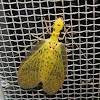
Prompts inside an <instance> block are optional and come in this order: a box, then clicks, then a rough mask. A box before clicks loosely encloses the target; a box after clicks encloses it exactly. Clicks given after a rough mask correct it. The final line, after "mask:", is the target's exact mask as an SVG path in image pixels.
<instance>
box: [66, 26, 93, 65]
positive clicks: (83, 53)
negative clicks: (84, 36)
mask: <svg viewBox="0 0 100 100" xmlns="http://www.w3.org/2000/svg"><path fill="white" fill-rule="evenodd" d="M64 28H65V27H64ZM66 31H68V29H66ZM67 34H68V35H69V36H70V38H71V39H72V40H73V38H72V37H71V35H70V34H69V33H67ZM73 42H74V43H75V45H76V47H77V48H78V49H79V50H80V52H81V53H82V54H83V56H84V58H85V59H87V57H86V55H85V54H84V53H83V52H82V50H81V49H80V48H79V46H78V45H77V44H76V42H75V41H74V40H73ZM87 60H88V59H87ZM88 62H89V63H90V64H92V63H91V61H89V60H88Z"/></svg>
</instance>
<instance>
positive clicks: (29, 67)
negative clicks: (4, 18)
mask: <svg viewBox="0 0 100 100" xmlns="http://www.w3.org/2000/svg"><path fill="white" fill-rule="evenodd" d="M63 27H64V21H63V20H62V19H61V17H59V18H58V19H56V20H55V23H54V24H53V33H52V36H51V37H50V39H49V40H41V41H40V42H39V43H38V45H36V46H35V47H34V48H32V49H31V50H30V52H29V54H28V56H29V57H28V56H26V58H25V62H24V63H23V64H21V65H20V67H19V70H18V83H19V85H20V86H21V87H22V88H24V89H31V88H35V87H36V86H37V85H38V84H39V83H40V82H42V84H43V90H44V91H45V92H46V93H47V94H49V95H53V94H55V93H56V92H57V91H58V90H59V89H60V88H61V86H62V84H63V82H64V79H65V76H66V74H67V56H66V55H67V54H66V48H65V45H64V44H63V43H60V42H58V39H59V35H60V31H61V30H62V29H63ZM67 31H68V30H67Z"/></svg>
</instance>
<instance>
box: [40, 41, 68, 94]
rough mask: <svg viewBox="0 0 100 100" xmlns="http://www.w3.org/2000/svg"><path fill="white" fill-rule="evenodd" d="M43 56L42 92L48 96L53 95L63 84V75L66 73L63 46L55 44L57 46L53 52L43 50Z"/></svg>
mask: <svg viewBox="0 0 100 100" xmlns="http://www.w3.org/2000/svg"><path fill="white" fill-rule="evenodd" d="M61 49H62V50H61ZM64 53H65V55H64ZM45 54H46V55H45V64H44V65H43V66H44V67H43V70H42V74H41V76H42V80H41V81H42V83H43V89H44V91H45V92H46V93H47V94H49V95H53V94H55V93H56V92H57V91H58V90H59V88H61V86H62V84H63V82H64V78H65V75H64V73H65V72H66V71H65V72H64V63H65V61H63V60H67V58H66V57H65V56H66V49H65V48H64V45H63V44H59V43H57V46H56V47H55V48H54V49H53V50H48V49H47V50H45ZM64 57H65V58H66V59H64ZM65 70H66V69H65Z"/></svg>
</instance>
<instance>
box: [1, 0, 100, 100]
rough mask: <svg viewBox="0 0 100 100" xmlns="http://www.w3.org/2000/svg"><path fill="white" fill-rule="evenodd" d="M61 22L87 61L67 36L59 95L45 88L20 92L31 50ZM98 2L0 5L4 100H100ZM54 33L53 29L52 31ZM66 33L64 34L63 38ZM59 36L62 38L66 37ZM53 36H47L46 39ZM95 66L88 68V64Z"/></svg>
mask: <svg viewBox="0 0 100 100" xmlns="http://www.w3.org/2000/svg"><path fill="white" fill-rule="evenodd" d="M43 16H44V17H45V19H46V21H47V23H48V27H49V28H50V27H51V26H52V25H53V22H54V21H55V19H56V18H57V17H59V16H60V17H62V18H63V20H64V24H65V27H66V28H68V26H72V28H71V30H70V31H69V34H70V35H71V36H72V38H73V40H74V41H75V42H76V44H77V45H78V46H79V48H80V49H81V50H82V51H83V53H84V54H85V55H86V58H84V56H83V54H81V51H80V50H79V48H77V47H76V46H75V43H74V41H73V40H72V39H71V38H70V37H69V36H68V35H66V37H65V39H64V40H63V41H60V42H63V43H64V44H67V45H68V46H67V47H66V50H67V51H69V52H68V54H67V55H66V56H67V57H68V66H67V75H66V78H65V80H64V83H63V85H62V87H61V88H60V89H59V91H58V92H57V93H56V94H55V95H48V94H45V93H44V91H43V89H42V86H41V84H40V85H38V86H37V87H36V88H35V89H33V90H32V91H31V90H24V89H22V88H20V86H19V85H18V80H17V72H18V68H19V65H20V63H21V61H22V59H23V58H24V57H25V55H26V54H27V53H28V52H29V50H30V48H31V47H32V46H34V45H35V43H34V44H33V45H31V46H30V47H29V48H28V49H26V50H24V52H23V53H19V54H18V55H16V54H17V53H18V52H20V51H22V50H23V49H24V48H25V47H27V46H29V45H30V44H31V43H32V42H33V41H35V40H36V38H34V37H32V36H31V35H30V34H29V33H32V34H34V35H36V36H38V37H39V36H40V35H41V34H43V33H44V32H45V31H46V25H45V23H44V20H43ZM99 21H100V1H99V0H1V2H0V34H1V35H0V62H1V63H0V77H1V87H2V93H3V97H4V99H5V100H63V99H65V100H94V99H95V100H99V99H100V24H99ZM50 31H51V32H52V29H51V30H50ZM64 31H65V30H64V29H63V30H62V32H61V34H62V35H63V34H64ZM62 35H60V37H62ZM49 37H50V35H48V34H45V35H44V36H43V38H44V39H48V38H49ZM88 60H89V61H91V63H89V61H88Z"/></svg>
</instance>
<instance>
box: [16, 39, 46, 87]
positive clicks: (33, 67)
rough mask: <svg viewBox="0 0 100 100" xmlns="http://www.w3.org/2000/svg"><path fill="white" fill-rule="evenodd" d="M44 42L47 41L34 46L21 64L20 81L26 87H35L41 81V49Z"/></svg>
mask: <svg viewBox="0 0 100 100" xmlns="http://www.w3.org/2000/svg"><path fill="white" fill-rule="evenodd" d="M44 43H45V41H40V42H39V43H38V44H37V45H36V46H35V47H34V48H32V49H31V50H30V52H29V53H28V55H27V56H26V57H25V60H24V63H23V64H21V65H20V68H19V70H18V83H19V85H20V86H21V87H22V88H24V89H30V88H34V87H36V86H37V85H38V84H39V82H40V80H39V70H40V66H41V65H40V64H41V63H40V62H41V57H42V54H41V52H42V50H41V49H42V47H43V44H44ZM40 51H41V52H40ZM30 56H31V57H30Z"/></svg>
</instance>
